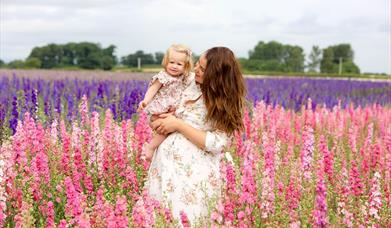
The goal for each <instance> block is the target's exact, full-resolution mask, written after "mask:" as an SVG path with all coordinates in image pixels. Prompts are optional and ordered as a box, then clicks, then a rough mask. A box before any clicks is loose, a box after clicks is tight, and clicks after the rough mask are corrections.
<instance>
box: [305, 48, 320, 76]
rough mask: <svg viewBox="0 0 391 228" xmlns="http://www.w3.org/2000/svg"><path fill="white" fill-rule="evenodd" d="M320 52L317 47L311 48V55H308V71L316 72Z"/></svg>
mask: <svg viewBox="0 0 391 228" xmlns="http://www.w3.org/2000/svg"><path fill="white" fill-rule="evenodd" d="M321 55H322V50H321V49H320V48H319V46H312V49H311V53H310V54H309V55H308V59H309V63H308V71H309V72H318V71H319V66H320V61H321Z"/></svg>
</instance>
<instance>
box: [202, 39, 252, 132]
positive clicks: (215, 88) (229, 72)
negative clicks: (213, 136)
mask: <svg viewBox="0 0 391 228" xmlns="http://www.w3.org/2000/svg"><path fill="white" fill-rule="evenodd" d="M205 57H206V60H207V62H206V69H205V72H204V80H203V83H202V84H201V90H202V94H203V97H204V101H205V105H206V108H207V110H208V111H207V115H206V120H207V121H210V122H211V123H212V124H213V125H214V126H215V127H216V128H217V129H219V130H223V131H225V132H226V133H228V134H231V133H233V132H234V131H236V130H243V128H244V125H243V108H244V104H245V95H246V87H245V83H244V78H243V75H242V73H241V71H240V66H239V63H238V61H237V60H236V58H235V55H234V53H233V52H232V51H231V50H230V49H228V48H226V47H214V48H211V49H209V50H208V51H207V52H206V54H205Z"/></svg>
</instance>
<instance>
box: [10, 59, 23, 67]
mask: <svg viewBox="0 0 391 228" xmlns="http://www.w3.org/2000/svg"><path fill="white" fill-rule="evenodd" d="M8 67H9V68H12V69H21V68H23V67H24V62H23V60H19V59H17V60H13V61H11V62H9V63H8Z"/></svg>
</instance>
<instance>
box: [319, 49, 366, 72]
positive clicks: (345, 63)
mask: <svg viewBox="0 0 391 228" xmlns="http://www.w3.org/2000/svg"><path fill="white" fill-rule="evenodd" d="M353 59H354V52H353V49H352V47H351V46H350V44H338V45H333V46H329V47H327V48H325V49H323V56H322V60H321V62H320V70H321V72H322V73H334V74H335V73H339V68H340V66H341V70H342V73H357V74H359V73H360V68H359V67H358V66H357V65H356V64H355V63H354V61H353ZM340 64H341V65H340Z"/></svg>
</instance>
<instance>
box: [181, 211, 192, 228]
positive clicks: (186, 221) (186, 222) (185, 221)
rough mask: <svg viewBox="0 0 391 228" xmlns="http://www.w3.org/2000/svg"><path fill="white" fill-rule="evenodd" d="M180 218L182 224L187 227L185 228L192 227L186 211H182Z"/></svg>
mask: <svg viewBox="0 0 391 228" xmlns="http://www.w3.org/2000/svg"><path fill="white" fill-rule="evenodd" d="M179 216H180V218H181V223H182V225H183V227H185V228H188V227H191V225H190V221H189V219H188V218H187V215H186V213H185V212H184V211H181V212H180V213H179Z"/></svg>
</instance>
